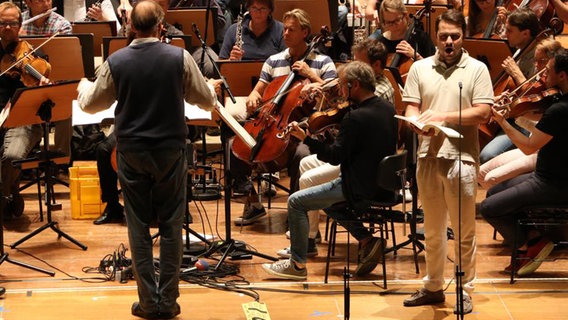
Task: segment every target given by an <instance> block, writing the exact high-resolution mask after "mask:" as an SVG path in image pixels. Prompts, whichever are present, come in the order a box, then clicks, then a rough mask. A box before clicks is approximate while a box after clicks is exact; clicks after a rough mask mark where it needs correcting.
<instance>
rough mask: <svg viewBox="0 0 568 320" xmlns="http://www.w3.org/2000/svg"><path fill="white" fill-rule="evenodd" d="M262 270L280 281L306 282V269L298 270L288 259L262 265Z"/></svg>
mask: <svg viewBox="0 0 568 320" xmlns="http://www.w3.org/2000/svg"><path fill="white" fill-rule="evenodd" d="M262 269H264V271H266V272H267V273H269V274H271V275H273V276H275V277H277V278H280V279H288V280H306V279H307V278H308V269H307V268H304V269H298V268H297V267H296V266H295V265H294V262H292V260H290V259H287V260H280V261H276V262H274V263H264V264H263V265H262Z"/></svg>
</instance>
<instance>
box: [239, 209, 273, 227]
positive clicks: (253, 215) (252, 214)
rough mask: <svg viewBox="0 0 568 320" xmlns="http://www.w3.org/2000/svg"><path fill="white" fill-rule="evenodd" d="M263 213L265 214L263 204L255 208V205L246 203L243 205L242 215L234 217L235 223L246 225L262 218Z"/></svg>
mask: <svg viewBox="0 0 568 320" xmlns="http://www.w3.org/2000/svg"><path fill="white" fill-rule="evenodd" d="M265 215H266V210H264V206H263V207H260V208H257V207H255V206H252V205H250V204H247V205H245V210H244V213H243V215H242V216H241V217H238V218H236V219H235V225H237V226H246V225H249V224H251V223H253V222H255V221H256V220H258V219H260V218H262V217H263V216H265Z"/></svg>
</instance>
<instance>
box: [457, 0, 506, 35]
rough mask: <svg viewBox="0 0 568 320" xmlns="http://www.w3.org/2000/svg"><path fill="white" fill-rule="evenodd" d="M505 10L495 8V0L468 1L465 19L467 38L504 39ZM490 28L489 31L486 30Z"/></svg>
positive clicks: (500, 7)
mask: <svg viewBox="0 0 568 320" xmlns="http://www.w3.org/2000/svg"><path fill="white" fill-rule="evenodd" d="M506 20H507V9H506V8H505V7H503V6H497V0H470V1H469V11H468V16H467V19H466V23H467V29H466V30H467V34H466V36H467V37H473V38H494V37H497V38H501V39H504V38H505V21H506ZM487 28H491V30H487Z"/></svg>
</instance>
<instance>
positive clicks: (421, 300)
mask: <svg viewBox="0 0 568 320" xmlns="http://www.w3.org/2000/svg"><path fill="white" fill-rule="evenodd" d="M444 301H446V296H445V295H444V290H438V291H434V292H432V291H428V290H426V289H425V288H422V289H420V290H417V291H416V292H415V293H414V294H413V295H411V296H410V298H407V299H404V302H403V304H404V306H405V307H417V306H424V305H430V304H438V303H443V302H444Z"/></svg>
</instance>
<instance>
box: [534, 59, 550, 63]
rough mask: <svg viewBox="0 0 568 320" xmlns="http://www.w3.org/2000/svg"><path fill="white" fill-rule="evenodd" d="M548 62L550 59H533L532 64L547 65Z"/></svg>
mask: <svg viewBox="0 0 568 320" xmlns="http://www.w3.org/2000/svg"><path fill="white" fill-rule="evenodd" d="M548 60H550V59H548V58H542V59H535V60H534V63H535V64H539V63H542V64H547V63H548Z"/></svg>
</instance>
